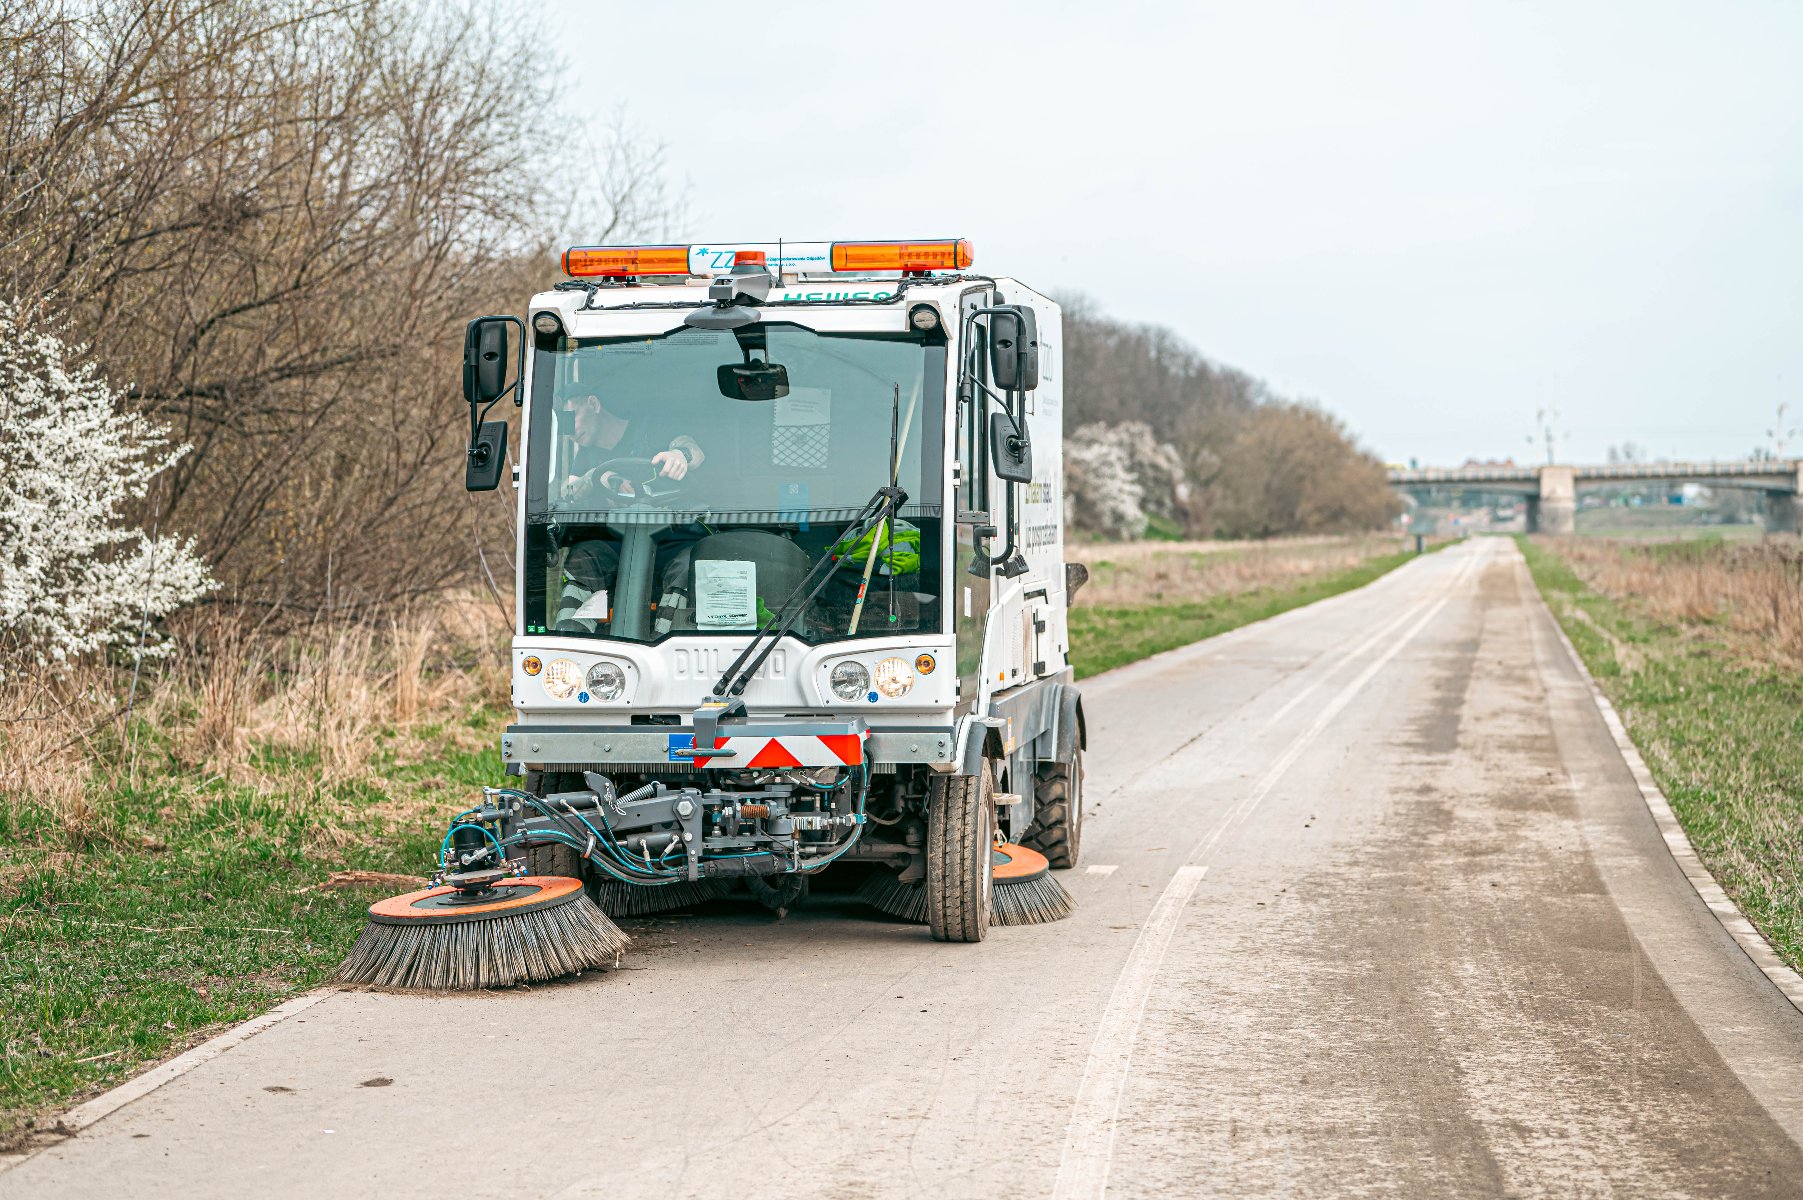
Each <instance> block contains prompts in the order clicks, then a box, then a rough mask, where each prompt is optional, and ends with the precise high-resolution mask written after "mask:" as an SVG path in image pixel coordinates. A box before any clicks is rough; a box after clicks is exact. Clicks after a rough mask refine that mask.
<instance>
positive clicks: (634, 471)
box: [589, 456, 682, 501]
mask: <svg viewBox="0 0 1803 1200" xmlns="http://www.w3.org/2000/svg"><path fill="white" fill-rule="evenodd" d="M610 473H611V474H612V475H613V476H614V479H615V482H614V484H613V485H612V486H609V485H608V484H604V483H602V482H601V477H602V476H603V475H607V474H610ZM589 478H591V479H593V480H594V481H595V483H596V485H597V486H599V487H600V488H601V490H602V491H603V492H605V493H607V495H609V496H611V497H613V498H614V499H615V500H625V501H632V500H662V499H664V498H665V497H667V496H674V495H675V494H676V493H677V492H680V491H682V483H681V482H680V481H679V480H675V479H671V478H670V477H669V476H668V475H664V474H661V473H660V472H659V470H658V466H657V462H656V460H654V459H650V458H641V457H637V456H631V457H625V458H610V459H608V460H607V461H606V462H604V463H602V464H601V465H600V466H598V467H596V468H595V469H594V470H593V471H591V472H590V473H589ZM625 484H631V485H632V491H631V492H625V491H622V490H621V486H622V485H625Z"/></svg>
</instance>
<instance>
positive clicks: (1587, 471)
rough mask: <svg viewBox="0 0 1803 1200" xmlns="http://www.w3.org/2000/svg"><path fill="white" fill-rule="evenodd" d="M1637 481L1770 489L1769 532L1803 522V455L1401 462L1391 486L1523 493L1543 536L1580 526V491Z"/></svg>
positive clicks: (1534, 527) (1532, 524)
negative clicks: (1593, 462) (1598, 462)
mask: <svg viewBox="0 0 1803 1200" xmlns="http://www.w3.org/2000/svg"><path fill="white" fill-rule="evenodd" d="M1635 483H1665V484H1685V483H1697V484H1702V485H1704V486H1706V487H1712V488H1742V489H1746V490H1749V491H1758V492H1764V493H1765V496H1766V528H1767V529H1768V530H1770V531H1772V532H1774V533H1779V532H1782V533H1796V532H1798V530H1799V528H1800V527H1803V500H1800V499H1799V497H1800V496H1803V459H1765V460H1759V459H1744V460H1732V461H1726V462H1713V461H1712V462H1660V463H1609V464H1607V465H1604V466H1588V467H1586V466H1574V465H1572V464H1569V463H1548V464H1546V465H1544V466H1519V467H1518V466H1513V465H1499V466H1468V467H1409V468H1402V467H1398V468H1392V469H1391V471H1390V486H1392V487H1394V488H1396V489H1397V490H1398V491H1404V492H1408V491H1425V490H1427V489H1430V488H1448V487H1457V488H1464V489H1466V490H1468V491H1478V492H1495V493H1500V494H1503V495H1509V496H1520V497H1522V498H1524V499H1525V500H1526V502H1527V518H1528V530H1529V531H1530V532H1535V533H1571V532H1572V531H1573V530H1574V528H1575V527H1576V522H1577V512H1578V493H1579V492H1580V491H1582V490H1584V489H1586V488H1589V489H1595V488H1603V487H1620V486H1621V485H1623V484H1635Z"/></svg>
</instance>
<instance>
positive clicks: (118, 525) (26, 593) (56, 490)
mask: <svg viewBox="0 0 1803 1200" xmlns="http://www.w3.org/2000/svg"><path fill="white" fill-rule="evenodd" d="M80 359H81V351H80V349H79V348H71V347H68V346H66V345H64V343H63V342H62V341H61V340H60V339H59V338H57V337H55V336H54V335H52V334H49V333H45V332H43V331H41V330H39V329H35V328H32V327H31V322H29V321H28V320H27V319H26V317H25V316H24V314H23V313H22V312H21V310H20V308H19V307H18V306H17V305H16V304H12V303H8V302H6V301H0V672H4V671H6V670H7V668H8V667H11V668H13V669H17V668H18V667H20V666H23V665H25V664H31V663H36V664H40V665H42V664H46V663H51V662H62V661H66V660H68V659H71V658H75V657H79V656H81V655H84V654H89V653H92V652H94V651H97V650H101V649H104V648H106V647H108V646H120V647H133V646H136V645H137V644H138V640H139V631H140V629H141V628H143V626H144V622H145V621H146V619H147V618H148V620H150V621H155V620H156V619H157V618H159V617H163V616H166V615H167V614H169V613H171V612H173V611H174V610H176V609H177V608H180V607H181V606H182V605H184V604H187V603H190V602H191V601H194V600H196V599H199V598H200V597H201V596H203V595H205V594H206V593H207V592H208V591H210V590H212V589H213V588H214V587H215V586H217V585H216V584H215V583H214V581H213V579H212V576H211V574H210V573H209V572H208V570H207V565H206V563H205V562H203V561H202V560H201V558H200V556H199V555H198V554H196V553H195V550H194V543H193V540H192V539H182V538H178V537H169V536H163V537H156V538H152V537H150V536H149V535H148V534H146V533H145V532H144V531H143V530H142V529H138V528H134V527H133V526H131V525H130V524H128V523H127V519H126V514H125V510H126V508H127V507H128V506H129V505H131V504H132V503H133V502H135V501H138V500H142V499H143V498H144V496H145V495H146V493H147V492H148V490H149V487H150V483H151V481H152V480H153V479H155V478H156V476H157V475H158V473H160V472H162V471H164V470H166V469H167V468H168V467H170V466H171V465H172V464H174V463H175V462H176V460H177V459H179V458H180V457H181V456H182V454H183V453H184V452H185V451H186V450H187V447H185V446H176V445H173V444H172V443H171V440H170V438H169V436H168V431H167V430H165V429H163V428H162V427H160V426H158V425H157V424H155V423H154V422H152V421H150V420H147V419H146V418H144V417H143V416H140V415H138V414H136V413H132V412H128V411H126V410H124V409H123V408H122V407H121V405H120V400H121V393H120V392H119V391H117V390H116V389H114V388H112V387H110V386H108V384H107V382H106V380H105V379H104V378H102V377H101V374H100V371H99V369H98V368H97V367H96V366H95V365H94V364H93V363H92V362H83V361H80ZM146 644H147V646H149V647H150V648H152V649H155V647H156V641H155V638H154V636H152V637H151V638H150V639H149V641H148V642H147V643H146Z"/></svg>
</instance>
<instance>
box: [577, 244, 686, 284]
mask: <svg viewBox="0 0 1803 1200" xmlns="http://www.w3.org/2000/svg"><path fill="white" fill-rule="evenodd" d="M563 273H564V274H565V275H569V276H571V277H573V278H576V279H588V278H593V277H595V276H597V275H599V276H604V277H622V276H628V275H687V274H688V273H689V248H688V247H687V246H571V247H570V248H569V249H568V250H565V251H564V252H563Z"/></svg>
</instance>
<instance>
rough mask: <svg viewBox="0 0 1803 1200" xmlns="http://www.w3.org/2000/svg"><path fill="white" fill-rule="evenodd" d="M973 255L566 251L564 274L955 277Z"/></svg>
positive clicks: (698, 248)
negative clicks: (752, 269)
mask: <svg viewBox="0 0 1803 1200" xmlns="http://www.w3.org/2000/svg"><path fill="white" fill-rule="evenodd" d="M973 258H974V255H973V253H972V251H971V246H970V242H968V241H967V240H965V239H964V238H949V239H945V240H942V241H933V242H744V243H732V244H726V245H722V244H719V243H710V244H708V245H695V246H572V247H570V248H569V249H568V250H565V251H564V253H563V269H564V273H565V274H567V275H570V276H573V277H575V278H577V279H593V278H604V279H625V278H632V277H636V276H643V275H686V276H690V277H707V276H712V275H717V274H721V273H723V272H726V271H729V270H731V269H732V267H733V265H734V264H735V263H740V262H758V261H762V262H763V263H764V264H765V265H766V266H768V267H769V268H770V269H771V270H772V271H776V272H781V273H783V274H787V275H812V274H829V273H830V274H849V273H856V272H876V271H881V272H888V271H900V272H904V273H907V272H916V271H961V270H963V269H964V268H966V267H968V266H970V264H971V261H972V259H973Z"/></svg>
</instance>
